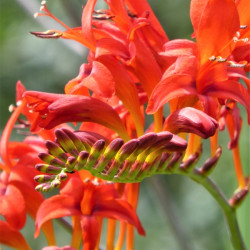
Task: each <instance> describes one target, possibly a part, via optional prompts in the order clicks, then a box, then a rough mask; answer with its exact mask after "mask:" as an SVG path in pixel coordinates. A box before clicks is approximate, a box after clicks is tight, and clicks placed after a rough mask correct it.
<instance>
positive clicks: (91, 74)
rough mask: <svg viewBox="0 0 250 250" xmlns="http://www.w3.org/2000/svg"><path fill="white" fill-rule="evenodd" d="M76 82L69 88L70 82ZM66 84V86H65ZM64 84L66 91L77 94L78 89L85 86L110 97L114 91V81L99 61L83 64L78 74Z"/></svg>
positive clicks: (98, 93)
mask: <svg viewBox="0 0 250 250" xmlns="http://www.w3.org/2000/svg"><path fill="white" fill-rule="evenodd" d="M76 81H77V84H76V85H75V86H73V88H71V89H69V85H72V82H76ZM67 85H68V87H67ZM67 85H66V87H65V88H66V93H69V94H79V93H78V92H79V89H80V90H81V88H82V87H83V88H84V87H87V88H88V89H90V90H91V91H93V92H94V93H96V94H97V95H100V96H102V97H106V98H108V97H111V96H112V95H113V94H114V92H115V82H114V79H113V76H112V75H111V73H110V71H109V70H108V69H107V68H106V67H105V65H103V64H102V63H100V62H97V61H93V63H92V64H91V65H90V64H83V65H82V66H81V67H80V72H79V75H78V76H77V77H76V78H75V79H73V80H71V81H70V82H69V83H68V84H67Z"/></svg>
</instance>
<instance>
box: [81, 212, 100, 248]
mask: <svg viewBox="0 0 250 250" xmlns="http://www.w3.org/2000/svg"><path fill="white" fill-rule="evenodd" d="M81 227H82V238H83V250H92V249H95V247H96V243H97V240H98V236H99V223H98V221H97V219H96V217H95V216H82V218H81Z"/></svg>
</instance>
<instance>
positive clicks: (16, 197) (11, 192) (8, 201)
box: [0, 184, 26, 230]
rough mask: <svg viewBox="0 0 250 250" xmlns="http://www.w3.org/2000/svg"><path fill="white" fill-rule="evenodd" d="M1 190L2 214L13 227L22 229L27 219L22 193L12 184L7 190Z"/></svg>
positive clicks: (0, 212) (0, 211) (0, 208)
mask: <svg viewBox="0 0 250 250" xmlns="http://www.w3.org/2000/svg"><path fill="white" fill-rule="evenodd" d="M0 191H1V192H0V194H1V195H0V204H1V206H0V214H1V215H3V216H4V218H5V219H6V221H7V222H8V224H9V225H10V226H11V227H13V228H14V229H17V230H20V229H21V228H23V226H24V224H25V221H26V209H25V202H24V198H23V195H22V193H21V192H20V190H18V188H16V187H15V186H13V185H10V184H9V185H8V186H7V187H6V189H5V190H4V189H2V190H0ZM17 204H18V206H17Z"/></svg>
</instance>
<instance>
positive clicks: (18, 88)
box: [16, 81, 25, 102]
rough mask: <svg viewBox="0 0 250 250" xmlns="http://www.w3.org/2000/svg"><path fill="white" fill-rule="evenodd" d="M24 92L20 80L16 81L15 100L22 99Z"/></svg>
mask: <svg viewBox="0 0 250 250" xmlns="http://www.w3.org/2000/svg"><path fill="white" fill-rule="evenodd" d="M24 92H25V87H24V86H23V84H22V83H21V81H18V82H17V83H16V102H18V101H21V100H22V96H23V93H24Z"/></svg>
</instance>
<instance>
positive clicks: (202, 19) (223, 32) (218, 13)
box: [190, 0, 240, 64]
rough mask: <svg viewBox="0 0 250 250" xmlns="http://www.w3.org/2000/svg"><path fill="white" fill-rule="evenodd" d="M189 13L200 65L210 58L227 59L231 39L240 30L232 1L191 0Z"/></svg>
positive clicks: (230, 49)
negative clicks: (219, 57)
mask: <svg viewBox="0 0 250 250" xmlns="http://www.w3.org/2000/svg"><path fill="white" fill-rule="evenodd" d="M190 11H191V20H192V23H193V27H194V31H195V36H196V40H197V44H198V50H199V54H200V60H201V64H204V63H205V62H206V61H208V60H209V57H211V56H222V57H223V58H227V57H228V56H229V54H230V53H231V51H232V48H231V46H230V44H231V42H232V39H233V37H234V36H235V33H236V31H238V30H239V28H240V23H239V16H238V12H237V9H236V6H235V3H234V1H231V0H220V1H218V0H207V1H200V0H192V2H191V10H190ZM211 34H212V35H211Z"/></svg>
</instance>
